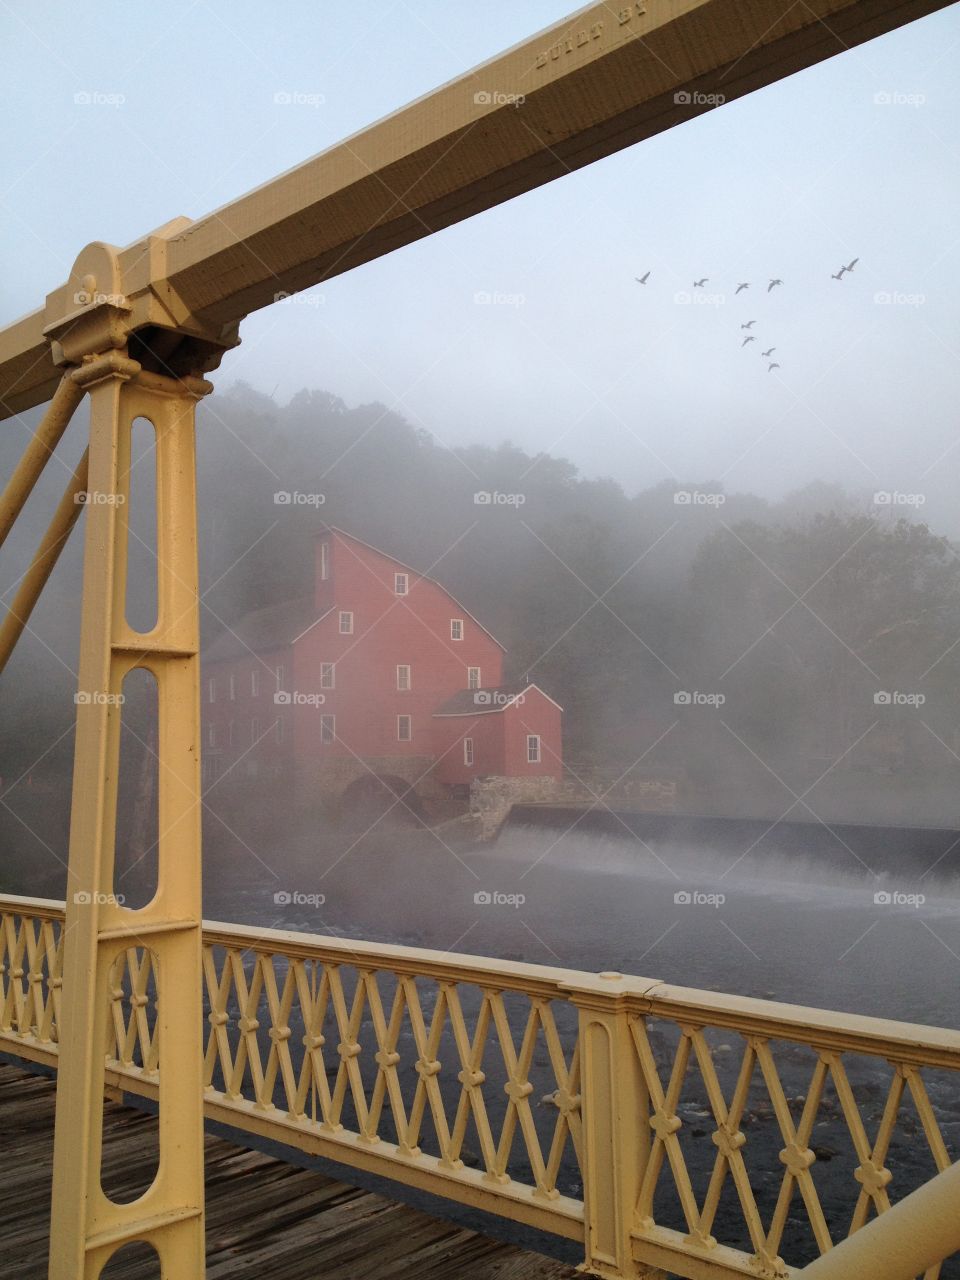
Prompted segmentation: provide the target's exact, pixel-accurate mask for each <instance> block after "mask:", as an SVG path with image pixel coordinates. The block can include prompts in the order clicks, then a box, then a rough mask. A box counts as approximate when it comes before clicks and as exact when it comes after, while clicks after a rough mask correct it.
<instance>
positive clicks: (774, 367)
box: [767, 361, 780, 373]
mask: <svg viewBox="0 0 960 1280" xmlns="http://www.w3.org/2000/svg"><path fill="white" fill-rule="evenodd" d="M779 368H780V366H779V365H778V364H777V362H776V361H774V362H773V364H771V365H769V366H768V368H767V373H773V371H774V369H779Z"/></svg>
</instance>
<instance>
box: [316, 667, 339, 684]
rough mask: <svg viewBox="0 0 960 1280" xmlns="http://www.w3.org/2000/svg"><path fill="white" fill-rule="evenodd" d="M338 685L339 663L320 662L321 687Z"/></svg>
mask: <svg viewBox="0 0 960 1280" xmlns="http://www.w3.org/2000/svg"><path fill="white" fill-rule="evenodd" d="M336 687H337V664H336V663H335V662H321V663H320V688H321V689H335V688H336Z"/></svg>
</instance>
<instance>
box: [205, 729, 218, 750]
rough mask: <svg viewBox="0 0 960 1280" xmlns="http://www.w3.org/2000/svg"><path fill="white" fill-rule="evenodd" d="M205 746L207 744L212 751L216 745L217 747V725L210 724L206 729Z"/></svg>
mask: <svg viewBox="0 0 960 1280" xmlns="http://www.w3.org/2000/svg"><path fill="white" fill-rule="evenodd" d="M207 746H208V747H210V749H211V750H212V751H215V750H216V747H217V726H216V725H215V724H212V725H211V726H210V728H209V729H208V730H207Z"/></svg>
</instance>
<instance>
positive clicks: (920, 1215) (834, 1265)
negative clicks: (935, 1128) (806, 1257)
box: [799, 1164, 960, 1280]
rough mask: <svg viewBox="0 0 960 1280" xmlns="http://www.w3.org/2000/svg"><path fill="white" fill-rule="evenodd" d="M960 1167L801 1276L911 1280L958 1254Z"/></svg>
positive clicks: (816, 1279) (812, 1278)
mask: <svg viewBox="0 0 960 1280" xmlns="http://www.w3.org/2000/svg"><path fill="white" fill-rule="evenodd" d="M958 1200H960V1164H954V1165H951V1166H950V1168H949V1169H946V1170H944V1172H943V1173H940V1174H938V1175H937V1177H936V1178H932V1179H931V1180H930V1181H929V1182H927V1183H924V1185H923V1186H922V1187H918V1188H917V1190H916V1191H914V1192H913V1193H912V1194H911V1195H909V1196H905V1197H904V1198H903V1200H901V1201H900V1203H899V1204H896V1205H894V1206H893V1208H892V1209H890V1210H889V1212H888V1213H884V1214H882V1215H881V1216H880V1217H879V1218H876V1219H875V1220H874V1221H873V1222H871V1223H870V1224H869V1226H867V1227H864V1228H863V1229H862V1230H861V1231H858V1232H857V1233H856V1234H855V1235H852V1236H850V1237H848V1239H846V1240H844V1241H841V1243H840V1244H838V1245H837V1247H836V1248H835V1249H832V1250H831V1251H830V1252H829V1253H827V1254H824V1255H823V1256H822V1257H820V1258H818V1259H817V1260H816V1261H815V1262H811V1263H810V1265H809V1266H807V1267H804V1269H803V1270H802V1271H801V1272H800V1273H799V1274H800V1275H801V1276H803V1277H804V1278H805V1280H913V1277H914V1276H917V1275H919V1274H920V1273H921V1272H925V1271H927V1270H928V1269H930V1268H933V1267H936V1265H937V1263H938V1262H940V1261H941V1260H942V1259H944V1258H947V1257H949V1256H950V1255H951V1254H952V1253H954V1252H956V1250H958V1249H960V1214H958V1213H957V1202H958Z"/></svg>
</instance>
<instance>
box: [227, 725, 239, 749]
mask: <svg viewBox="0 0 960 1280" xmlns="http://www.w3.org/2000/svg"><path fill="white" fill-rule="evenodd" d="M236 732H237V726H236V721H234V720H231V721H230V722H229V724H228V725H227V746H228V747H232V746H233V744H234V741H235V740H236Z"/></svg>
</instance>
